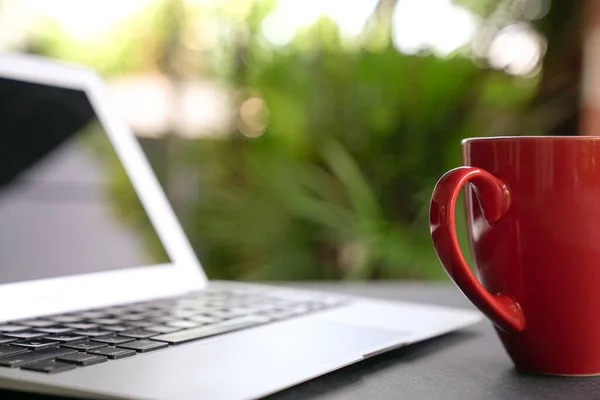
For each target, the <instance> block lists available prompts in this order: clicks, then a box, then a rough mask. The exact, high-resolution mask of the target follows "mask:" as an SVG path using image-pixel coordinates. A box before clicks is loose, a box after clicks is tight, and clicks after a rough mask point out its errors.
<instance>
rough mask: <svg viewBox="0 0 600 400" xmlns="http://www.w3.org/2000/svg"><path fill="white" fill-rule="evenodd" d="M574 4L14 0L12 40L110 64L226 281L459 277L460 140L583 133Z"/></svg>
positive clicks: (116, 92) (13, 46) (130, 116)
mask: <svg viewBox="0 0 600 400" xmlns="http://www.w3.org/2000/svg"><path fill="white" fill-rule="evenodd" d="M577 4H578V3H577V2H567V1H562V2H558V1H554V2H552V3H551V2H550V1H548V0H504V1H503V0H480V1H474V0H460V1H458V0H456V1H450V0H360V1H352V2H350V1H345V2H344V1H338V0H320V1H313V0H305V1H301V0H287V1H286V0H280V1H276V0H221V1H219V0H212V1H211V0H187V1H185V0H148V1H143V0H121V1H118V2H107V1H104V2H99V1H85V2H84V1H75V0H70V1H69V0H56V1H52V2H47V1H35V0H22V1H21V0H0V45H1V46H2V47H1V48H2V49H8V50H18V51H26V52H32V53H38V54H44V55H48V56H52V57H56V58H59V59H62V60H66V61H71V62H77V63H81V64H85V65H88V66H91V67H93V68H95V69H97V70H98V71H99V72H100V73H101V74H102V75H103V76H104V77H105V78H106V79H107V81H108V82H109V84H110V89H111V93H112V95H113V96H114V99H115V103H116V106H117V107H118V109H119V111H120V112H122V114H123V116H124V118H125V119H126V120H127V122H128V123H129V124H130V125H131V126H132V128H133V129H134V131H135V132H136V134H137V135H138V137H139V139H140V141H141V142H142V144H143V146H144V149H145V151H146V153H147V154H148V156H149V158H150V160H151V163H152V165H153V167H154V169H155V171H156V172H157V174H158V176H159V179H160V180H161V183H162V184H163V187H164V188H165V190H166V192H167V195H168V196H169V198H170V200H171V201H172V203H173V205H174V208H175V211H176V213H177V215H178V217H179V218H180V220H181V222H182V224H183V226H184V228H185V230H186V232H187V234H188V235H189V237H190V239H191V241H192V244H193V246H194V248H195V250H196V251H197V253H198V255H199V257H200V259H201V261H202V263H203V266H204V268H205V269H206V272H207V274H208V275H209V276H210V277H211V278H223V279H239V280H295V279H443V278H444V277H445V275H444V273H443V270H442V269H441V268H440V266H439V264H438V261H437V259H436V257H435V253H434V252H433V248H432V246H431V241H430V238H429V227H428V215H427V214H428V207H429V198H430V195H431V192H432V189H433V186H434V185H435V182H436V180H437V179H438V178H439V177H440V176H441V174H443V173H444V172H445V171H446V170H448V169H450V168H453V167H455V166H458V165H460V141H461V139H462V138H465V137H472V136H491V135H494V136H495V135H519V134H528V135H544V134H574V133H576V131H577V108H578V105H577V103H578V91H579V87H578V85H579V81H580V75H581V74H580V72H579V71H580V58H581V57H580V47H581V46H580V25H581V24H580V21H579V19H580V18H579V16H580V10H579V8H578V5H577ZM122 174H123V171H122V170H121V169H118V168H115V172H114V185H113V187H112V189H113V193H114V195H115V200H116V201H117V205H118V207H119V208H120V210H121V212H122V213H125V214H126V215H127V213H128V212H129V210H131V209H132V207H131V202H132V201H134V200H133V199H135V196H131V194H128V193H123V191H122V187H121V184H122V182H124V179H123V176H122ZM460 212H462V210H460ZM128 217H129V218H130V220H131V221H132V223H134V224H135V223H136V218H137V216H136V215H135V214H132V215H129V216H128ZM459 220H460V218H459ZM137 224H138V225H139V221H138V223H137ZM139 228H140V229H147V227H146V228H145V227H144V226H140V227H139ZM461 238H462V243H463V245H464V247H465V248H466V240H465V234H464V226H461Z"/></svg>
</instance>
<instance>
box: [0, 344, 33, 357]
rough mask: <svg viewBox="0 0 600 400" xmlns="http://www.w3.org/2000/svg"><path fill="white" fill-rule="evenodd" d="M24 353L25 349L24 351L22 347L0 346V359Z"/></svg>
mask: <svg viewBox="0 0 600 400" xmlns="http://www.w3.org/2000/svg"><path fill="white" fill-rule="evenodd" d="M26 351H27V349H25V348H23V347H14V346H7V345H2V346H0V357H6V356H11V355H13V354H20V353H25V352H26Z"/></svg>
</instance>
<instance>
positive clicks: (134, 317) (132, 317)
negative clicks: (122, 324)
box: [119, 314, 146, 321]
mask: <svg viewBox="0 0 600 400" xmlns="http://www.w3.org/2000/svg"><path fill="white" fill-rule="evenodd" d="M119 318H120V319H122V320H123V321H141V320H144V319H146V316H145V315H143V314H123V315H121V316H120V317H119Z"/></svg>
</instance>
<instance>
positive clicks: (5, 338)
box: [0, 332, 166, 344]
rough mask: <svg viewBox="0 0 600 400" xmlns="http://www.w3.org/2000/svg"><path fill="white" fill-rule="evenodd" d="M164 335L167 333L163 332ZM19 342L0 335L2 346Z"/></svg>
mask: <svg viewBox="0 0 600 400" xmlns="http://www.w3.org/2000/svg"><path fill="white" fill-rule="evenodd" d="M162 333H166V332H162ZM17 340H19V339H17V338H12V337H8V336H2V335H0V344H6V343H10V342H16V341H17Z"/></svg>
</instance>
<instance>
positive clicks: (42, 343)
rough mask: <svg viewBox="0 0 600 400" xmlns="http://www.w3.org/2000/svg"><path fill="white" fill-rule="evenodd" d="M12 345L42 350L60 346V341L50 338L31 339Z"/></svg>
mask: <svg viewBox="0 0 600 400" xmlns="http://www.w3.org/2000/svg"><path fill="white" fill-rule="evenodd" d="M11 345H12V346H19V347H24V348H26V349H31V350H41V349H47V348H50V347H56V346H58V342H55V341H54V340H48V339H31V340H26V341H24V342H17V343H12V344H11Z"/></svg>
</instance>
